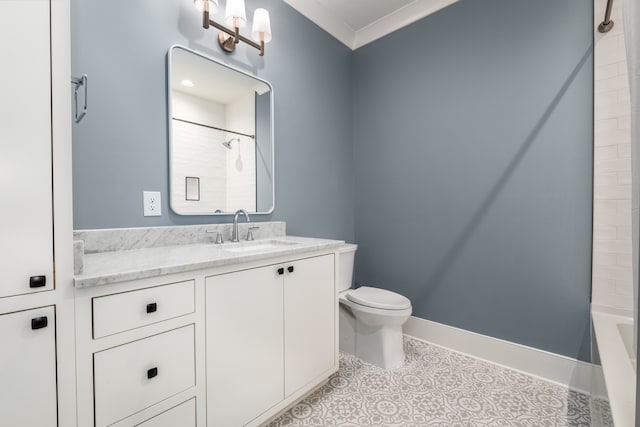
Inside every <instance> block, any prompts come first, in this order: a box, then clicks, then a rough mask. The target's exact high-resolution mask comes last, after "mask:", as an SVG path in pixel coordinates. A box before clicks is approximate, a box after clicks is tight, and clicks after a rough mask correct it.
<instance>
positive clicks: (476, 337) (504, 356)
mask: <svg viewBox="0 0 640 427" xmlns="http://www.w3.org/2000/svg"><path fill="white" fill-rule="evenodd" d="M404 333H405V335H408V336H410V337H413V338H416V339H419V340H421V341H426V342H428V343H430V344H435V345H438V346H441V347H446V348H448V349H451V350H454V351H457V352H459V353H464V354H467V355H469V356H472V357H475V358H477V359H482V360H484V361H487V362H490V363H494V364H497V365H500V366H503V367H506V368H509V369H513V370H516V371H519V372H522V373H524V374H527V375H531V376H534V377H538V378H541V379H544V380H546V381H551V382H554V383H557V384H560V385H563V386H566V387H569V388H571V389H574V390H578V391H581V392H584V393H588V394H592V395H594V396H606V390H605V389H604V381H603V380H602V379H601V377H602V369H601V368H600V366H597V365H593V364H591V363H587V362H582V361H580V360H576V359H572V358H570V357H566V356H562V355H559V354H555V353H550V352H548V351H544V350H539V349H536V348H533V347H527V346H525V345H521V344H516V343H513V342H509V341H505V340H501V339H498V338H493V337H489V336H486V335H481V334H477V333H475V332H470V331H466V330H464V329H459V328H454V327H452V326H447V325H443V324H441V323H437V322H433V321H430V320H425V319H421V318H419V317H414V316H411V317H410V318H409V320H408V321H407V323H405V325H404Z"/></svg>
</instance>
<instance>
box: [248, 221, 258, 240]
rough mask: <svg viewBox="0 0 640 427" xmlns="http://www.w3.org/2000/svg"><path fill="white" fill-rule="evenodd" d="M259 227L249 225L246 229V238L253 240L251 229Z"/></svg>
mask: <svg viewBox="0 0 640 427" xmlns="http://www.w3.org/2000/svg"><path fill="white" fill-rule="evenodd" d="M259 229H260V227H258V226H255V225H254V226H253V227H249V228H248V229H247V240H248V241H251V240H253V230H259Z"/></svg>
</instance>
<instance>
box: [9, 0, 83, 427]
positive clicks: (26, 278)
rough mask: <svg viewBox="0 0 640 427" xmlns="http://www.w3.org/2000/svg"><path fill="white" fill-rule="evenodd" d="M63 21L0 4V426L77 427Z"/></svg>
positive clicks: (45, 1) (59, 13)
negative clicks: (1, 207)
mask: <svg viewBox="0 0 640 427" xmlns="http://www.w3.org/2000/svg"><path fill="white" fill-rule="evenodd" d="M69 15H70V14H69V0H29V1H25V0H2V1H0V28H2V37H1V38H0V58H1V59H0V61H1V63H2V64H1V66H0V200H1V203H2V206H3V212H2V216H1V221H0V339H1V340H2V349H1V350H0V384H1V388H0V425H2V426H5V425H6V426H20V427H43V426H44V427H49V426H61V427H73V426H75V425H76V421H75V420H76V407H75V400H76V398H75V360H74V357H73V355H74V338H75V337H74V333H73V330H74V323H73V321H74V318H73V264H72V257H73V254H72V240H71V239H72V237H71V235H72V231H73V227H72V202H71V192H72V183H71V102H70V101H71V90H70V89H71V85H70V78H71V76H70V58H69V57H70V37H69V32H70V27H69ZM54 217H55V223H54V221H53V218H54ZM54 235H55V239H54ZM54 253H55V257H54ZM54 263H55V264H54ZM45 318H46V322H47V323H46V326H45V325H44V319H45ZM38 319H40V320H38ZM32 322H35V323H34V324H33V327H32Z"/></svg>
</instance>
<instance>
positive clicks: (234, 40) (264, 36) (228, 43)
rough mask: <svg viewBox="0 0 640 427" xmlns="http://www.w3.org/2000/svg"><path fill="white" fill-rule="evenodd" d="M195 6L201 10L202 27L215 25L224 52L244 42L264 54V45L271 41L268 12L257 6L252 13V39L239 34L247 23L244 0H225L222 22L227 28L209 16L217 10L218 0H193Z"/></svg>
mask: <svg viewBox="0 0 640 427" xmlns="http://www.w3.org/2000/svg"><path fill="white" fill-rule="evenodd" d="M193 3H194V4H195V6H196V7H197V8H198V9H199V10H201V11H202V27H203V28H209V27H210V26H211V27H215V28H217V29H218V30H220V34H219V35H218V43H220V47H222V49H223V50H224V51H225V52H233V51H234V50H235V48H236V45H237V44H238V43H240V42H241V41H242V42H245V43H246V44H248V45H249V46H252V47H254V48H256V49H258V50H259V51H260V56H264V45H265V43H269V42H270V41H271V22H270V19H269V12H267V10H265V9H262V8H259V9H256V10H255V12H254V14H253V27H252V30H251V37H252V38H253V40H255V42H254V41H252V40H249V39H248V38H246V37H244V36H242V35H240V28H243V27H244V26H246V25H247V15H246V12H245V8H244V0H227V7H226V9H225V13H224V22H225V23H226V24H227V25H229V26H230V27H232V28H233V29H229V28H227V27H225V26H224V25H222V24H219V23H217V22H216V21H213V20H211V19H210V18H209V16H210V15H211V14H213V13H215V12H216V10H218V0H193Z"/></svg>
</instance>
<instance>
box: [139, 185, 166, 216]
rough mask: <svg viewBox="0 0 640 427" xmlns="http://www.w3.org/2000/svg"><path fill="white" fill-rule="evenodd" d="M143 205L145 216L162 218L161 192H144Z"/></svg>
mask: <svg viewBox="0 0 640 427" xmlns="http://www.w3.org/2000/svg"><path fill="white" fill-rule="evenodd" d="M142 204H143V211H144V216H162V208H161V204H162V199H161V195H160V192H159V191H143V192H142Z"/></svg>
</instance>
